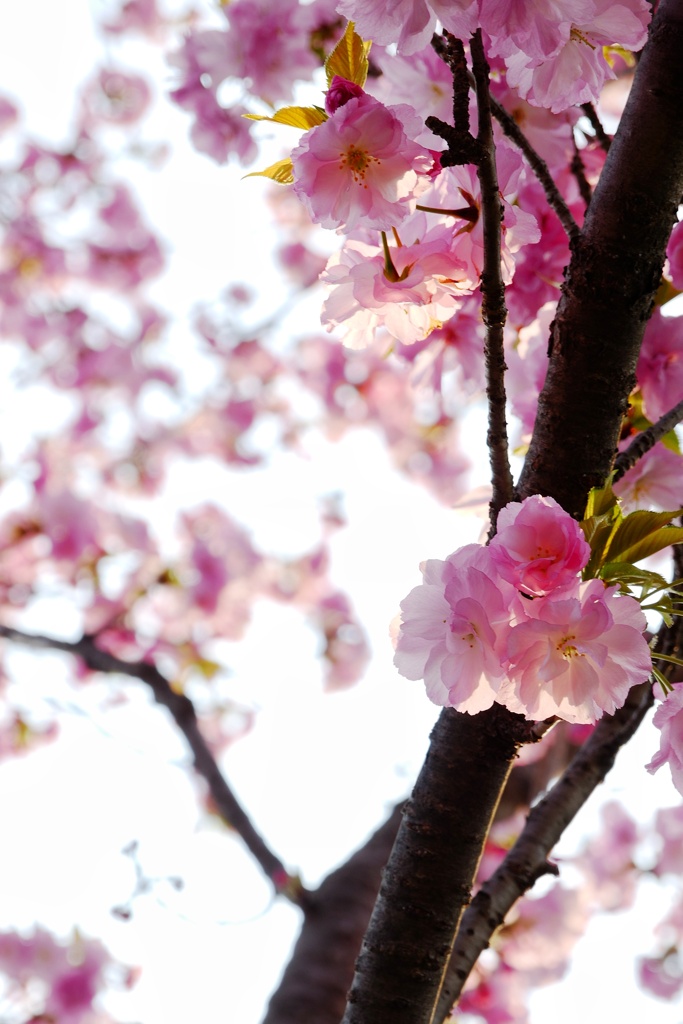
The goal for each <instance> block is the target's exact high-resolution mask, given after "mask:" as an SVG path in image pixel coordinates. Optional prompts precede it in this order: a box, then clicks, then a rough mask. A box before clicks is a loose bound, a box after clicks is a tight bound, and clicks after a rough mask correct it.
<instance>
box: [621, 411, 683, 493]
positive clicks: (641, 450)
mask: <svg viewBox="0 0 683 1024" xmlns="http://www.w3.org/2000/svg"><path fill="white" fill-rule="evenodd" d="M681 420H683V398H682V399H681V401H680V402H679V403H678V405H674V407H673V409H669V411H668V412H665V413H664V415H663V416H660V418H659V419H658V420H657V422H656V423H653V424H652V426H651V427H648V428H647V430H643V431H641V432H640V434H638V435H637V436H636V437H634V439H633V440H632V441H631V443H630V445H629V446H628V448H626V449H625V450H624V451H623V452H619V454H618V455H617V457H616V459H615V460H614V470H613V473H614V476H613V477H612V481H613V483H616V481H617V480H621V478H622V476H623V475H624V474H625V473H628V471H629V469H633V467H634V466H635V464H636V463H637V462H638V460H639V459H642V457H643V455H646V454H647V453H648V452H649V451H650V450H651V449H652V448H654V446H655V445H656V444H657V442H658V441H661V439H662V438H663V437H664V436H665V435H666V434H668V433H669V432H670V431H671V430H673V429H674V427H675V426H676V425H677V424H678V423H680V422H681Z"/></svg>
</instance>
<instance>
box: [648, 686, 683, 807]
mask: <svg viewBox="0 0 683 1024" xmlns="http://www.w3.org/2000/svg"><path fill="white" fill-rule="evenodd" d="M652 721H653V724H654V725H655V726H656V728H657V729H659V730H660V732H661V736H660V741H659V750H658V751H657V753H656V754H655V756H654V757H653V758H652V760H651V761H650V762H649V764H646V765H645V767H646V768H647V770H648V771H649V772H650V773H651V774H652V775H654V773H655V772H656V771H658V770H659V769H660V768H661V767H662V765H665V764H668V766H669V768H670V770H671V778H672V780H673V784H674V786H675V787H676V789H677V790H678V792H679V793H682V794H683V683H676V684H675V685H674V688H673V690H672V691H671V693H669V694H667V696H666V699H665V700H663V701H662V702H661V704H660V705H659V707H658V708H657V710H656V711H655V716H654V718H653V720H652Z"/></svg>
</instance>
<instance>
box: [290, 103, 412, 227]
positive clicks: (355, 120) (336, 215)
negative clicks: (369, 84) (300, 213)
mask: <svg viewBox="0 0 683 1024" xmlns="http://www.w3.org/2000/svg"><path fill="white" fill-rule="evenodd" d="M394 109H399V110H400V108H394ZM292 161H293V164H294V177H295V181H294V191H295V192H296V193H297V195H298V196H299V198H300V199H301V200H302V202H303V203H304V205H305V206H306V208H307V210H308V211H309V213H310V215H311V218H312V219H313V220H314V221H315V222H316V223H318V224H322V226H323V227H325V228H343V229H344V230H347V231H350V230H352V229H353V228H355V227H356V226H357V225H359V224H362V225H363V227H365V228H378V229H382V230H385V231H386V230H389V229H390V228H392V227H394V226H396V225H397V224H400V223H401V222H402V221H403V220H405V218H406V217H407V216H408V214H409V213H412V211H413V209H414V207H415V201H416V196H417V193H418V191H419V188H418V172H423V171H426V170H427V169H428V168H429V166H430V165H431V157H430V156H429V155H428V154H427V153H426V151H425V150H423V149H422V148H421V147H420V146H418V145H417V144H416V143H415V142H412V141H411V140H410V139H409V138H407V136H406V133H405V131H404V124H403V121H402V120H401V119H399V117H398V116H397V115H396V113H394V112H393V111H392V108H390V107H385V106H384V105H383V104H382V103H380V102H379V101H378V100H376V99H373V97H372V96H368V95H367V94H364V95H363V96H359V97H355V96H354V97H352V98H351V99H349V100H348V102H347V103H345V104H344V105H343V106H341V107H339V108H338V109H337V110H336V111H335V112H334V113H333V114H332V116H331V117H329V118H328V120H327V121H325V122H324V123H323V124H320V125H317V126H316V127H315V128H311V130H310V131H308V132H306V133H305V135H303V137H302V139H301V143H300V145H299V146H298V147H297V148H296V149H295V150H294V152H293V153H292Z"/></svg>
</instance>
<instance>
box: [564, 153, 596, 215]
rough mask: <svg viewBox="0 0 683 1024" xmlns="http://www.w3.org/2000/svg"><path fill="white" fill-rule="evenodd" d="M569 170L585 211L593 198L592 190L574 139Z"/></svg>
mask: <svg viewBox="0 0 683 1024" xmlns="http://www.w3.org/2000/svg"><path fill="white" fill-rule="evenodd" d="M569 169H570V170H571V172H572V174H573V175H574V177H575V178H576V181H577V184H578V186H579V192H580V193H581V198H582V199H583V201H584V203H585V204H586V209H588V207H589V206H590V201H591V199H592V198H593V189H592V188H591V187H590V183H589V181H588V178H587V177H586V167H585V165H584V162H583V158H582V156H581V150H580V149H579V147H578V146H577V145H576V139H574V156H573V157H572V162H571V163H570V165H569Z"/></svg>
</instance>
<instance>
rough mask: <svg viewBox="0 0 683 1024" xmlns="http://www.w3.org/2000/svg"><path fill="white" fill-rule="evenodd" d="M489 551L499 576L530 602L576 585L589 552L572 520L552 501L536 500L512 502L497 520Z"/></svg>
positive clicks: (535, 498)
mask: <svg viewBox="0 0 683 1024" xmlns="http://www.w3.org/2000/svg"><path fill="white" fill-rule="evenodd" d="M497 529H498V532H497V533H496V536H495V537H494V538H493V540H492V541H491V544H490V547H489V550H490V551H491V557H492V558H493V561H494V563H495V565H496V568H497V569H498V572H499V573H500V575H501V576H502V577H503V579H506V580H507V581H508V582H509V583H513V584H514V585H515V587H517V589H518V590H521V591H522V593H524V594H527V595H528V596H530V597H541V596H543V595H544V594H549V593H550V592H551V591H552V590H556V589H557V588H558V587H562V586H565V585H566V584H568V583H572V582H573V581H575V580H576V577H577V575H578V573H580V572H581V570H582V569H583V568H584V566H585V565H586V563H587V562H588V559H589V558H590V553H591V552H590V547H589V545H588V542H587V541H586V539H585V537H584V535H583V531H582V529H581V527H580V526H579V524H578V523H577V522H576V520H575V519H572V517H571V516H570V515H569V513H568V512H565V510H564V509H563V508H562V506H561V505H558V503H557V502H556V501H555V499H554V498H544V497H541V495H540V494H534V495H532V496H531V497H529V498H525V499H524V501H522V502H519V501H511V502H510V503H509V504H508V505H506V506H505V508H503V509H501V511H500V514H499V516H498V526H497Z"/></svg>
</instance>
